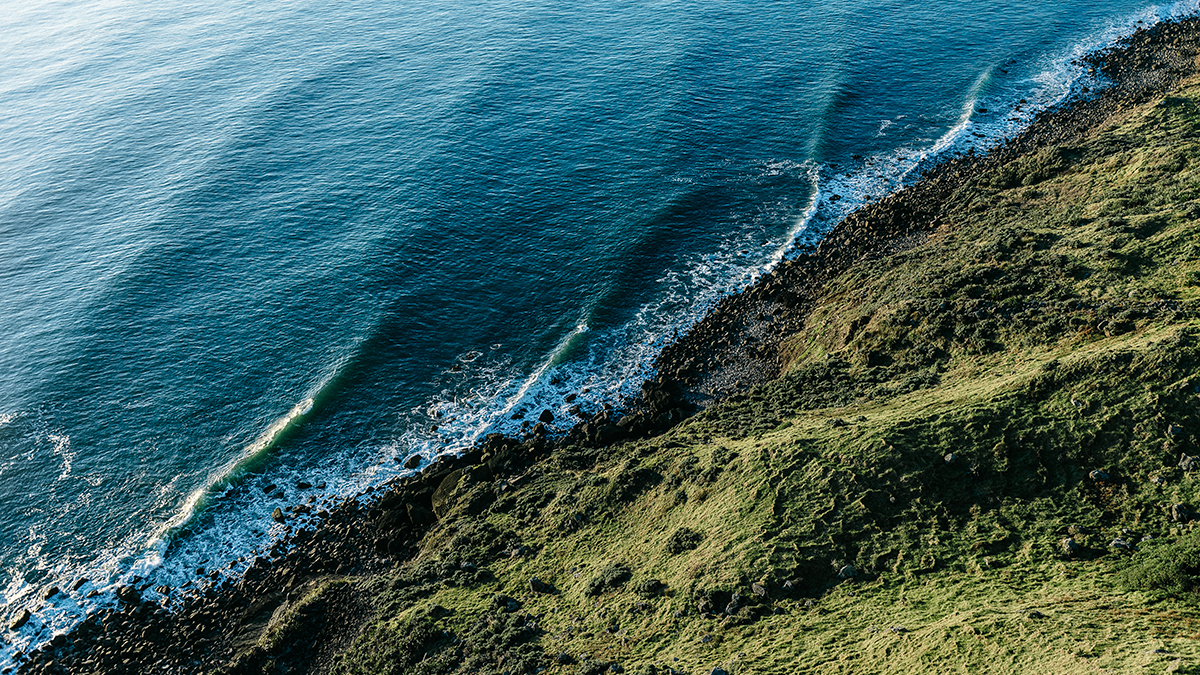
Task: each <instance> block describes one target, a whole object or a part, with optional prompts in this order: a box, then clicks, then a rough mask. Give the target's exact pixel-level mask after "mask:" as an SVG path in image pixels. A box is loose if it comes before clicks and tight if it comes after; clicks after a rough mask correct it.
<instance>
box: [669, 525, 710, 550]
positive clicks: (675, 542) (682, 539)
mask: <svg viewBox="0 0 1200 675" xmlns="http://www.w3.org/2000/svg"><path fill="white" fill-rule="evenodd" d="M702 541H704V534H703V533H701V532H697V531H696V530H693V529H691V528H690V527H681V528H679V529H678V530H675V531H674V532H672V533H671V536H669V537H667V545H666V548H667V553H670V554H671V555H679V554H680V553H683V552H685V551H691V550H692V549H694V548H696V547H697V546H699V545H700V542H702Z"/></svg>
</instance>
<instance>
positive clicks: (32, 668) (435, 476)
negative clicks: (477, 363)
mask: <svg viewBox="0 0 1200 675" xmlns="http://www.w3.org/2000/svg"><path fill="white" fill-rule="evenodd" d="M1198 23H1200V22H1198V21H1197V20H1196V19H1191V20H1187V21H1185V22H1179V23H1166V24H1158V25H1156V26H1154V27H1152V28H1150V29H1145V30H1139V31H1138V32H1137V33H1135V34H1134V35H1133V36H1131V37H1130V38H1129V39H1128V42H1127V44H1124V45H1121V46H1119V47H1118V48H1116V49H1113V50H1111V51H1107V52H1101V53H1098V54H1095V55H1093V56H1092V57H1090V58H1089V63H1091V64H1092V65H1093V67H1095V68H1097V69H1098V70H1100V71H1101V72H1103V73H1105V74H1106V75H1109V76H1110V77H1112V78H1113V79H1114V84H1113V85H1112V86H1111V87H1108V88H1105V89H1104V90H1101V91H1099V92H1096V93H1095V95H1093V96H1091V97H1090V98H1088V99H1085V100H1076V101H1072V102H1069V103H1067V104H1065V105H1064V106H1061V107H1060V108H1058V109H1055V110H1053V111H1048V112H1046V113H1043V114H1041V115H1039V116H1038V118H1037V119H1036V120H1035V121H1034V122H1033V124H1032V125H1031V126H1030V127H1029V128H1028V129H1027V130H1026V131H1025V132H1023V133H1022V134H1021V135H1019V136H1018V137H1016V138H1014V139H1013V140H1012V141H1010V142H1008V143H1006V144H1004V145H1003V146H1001V147H999V148H997V149H995V150H993V151H992V152H989V153H987V154H986V155H975V156H964V157H961V158H957V159H952V160H950V161H948V162H946V163H943V164H941V165H939V166H937V167H935V168H934V169H933V170H931V172H930V173H929V174H928V175H927V176H926V177H925V178H924V179H922V180H921V181H920V182H918V183H916V184H915V185H913V186H911V187H909V188H906V189H904V190H902V191H900V192H899V193H896V194H894V195H890V196H888V197H885V198H883V199H880V200H878V201H876V202H874V203H872V204H870V205H869V206H867V207H865V208H863V209H860V210H859V211H857V212H855V213H854V214H852V215H851V216H850V217H848V218H847V219H845V220H844V221H843V222H842V223H840V224H839V225H838V226H837V227H836V228H835V229H834V230H833V231H832V232H830V233H829V235H828V236H827V237H826V238H825V239H824V240H823V241H822V243H821V245H820V246H819V247H818V248H817V249H816V250H815V251H812V252H810V253H806V254H802V255H801V256H799V257H797V258H795V259H793V260H790V261H786V262H784V263H782V264H781V265H779V266H778V267H776V269H775V270H773V271H772V272H771V273H770V274H768V275H765V276H764V277H763V278H762V279H760V280H759V281H758V282H756V283H755V284H754V285H753V286H751V287H750V288H748V289H746V290H744V291H742V292H741V293H738V294H735V295H731V296H728V297H726V298H725V299H723V300H722V301H721V302H720V303H719V304H718V306H717V307H716V308H714V309H713V310H712V311H711V312H710V313H709V314H708V315H707V316H706V317H705V318H704V319H702V320H701V321H700V322H699V323H698V324H697V325H696V326H695V327H693V329H692V330H690V331H689V332H688V333H687V334H686V335H684V336H683V337H682V338H681V339H680V340H679V341H678V342H676V343H674V344H672V345H670V346H668V347H667V348H665V349H664V350H663V352H662V354H661V355H660V356H659V358H658V360H657V362H656V366H657V368H658V371H659V373H660V376H659V377H658V378H656V380H654V381H651V382H649V383H647V385H646V386H644V388H643V393H644V397H643V401H642V402H641V403H640V405H639V407H636V408H635V409H633V410H630V411H628V414H627V415H625V416H624V417H617V416H615V415H613V414H611V413H601V414H600V415H597V416H596V417H595V418H593V419H590V420H588V421H586V422H584V423H581V424H579V425H577V426H576V427H575V428H574V429H573V430H572V432H571V433H570V434H569V435H568V436H567V437H566V438H565V439H560V440H550V439H546V438H544V437H543V436H542V435H540V434H536V433H535V434H534V435H533V436H532V437H531V438H527V439H507V438H503V437H497V436H493V437H489V439H488V441H487V443H485V444H484V445H483V446H482V447H478V448H476V449H474V450H472V451H469V452H467V453H464V454H463V455H461V456H459V457H455V458H449V457H446V458H442V459H440V460H438V461H436V462H434V463H433V464H431V465H430V466H429V467H428V468H426V469H425V470H424V471H422V473H420V474H418V475H416V476H413V477H410V478H407V479H404V480H401V481H398V482H397V483H396V484H394V485H391V486H388V487H387V489H381V490H375V491H368V492H367V493H365V494H363V495H360V496H359V498H356V499H349V500H346V501H344V502H342V503H341V504H340V505H338V506H337V507H335V508H333V509H331V510H330V511H329V513H328V514H327V515H325V516H323V517H322V524H321V525H320V526H319V527H318V528H317V529H316V531H315V532H313V533H311V534H309V533H307V531H302V532H301V533H299V534H296V535H294V536H293V537H292V538H291V539H290V540H287V541H280V542H278V543H277V544H276V545H275V546H274V547H273V552H274V553H275V554H277V556H276V557H274V559H271V560H266V559H264V560H263V561H262V562H261V563H260V564H257V565H254V566H252V567H251V568H250V570H249V571H248V572H247V573H246V575H245V577H244V579H243V580H242V581H241V582H239V583H238V584H237V585H235V586H224V587H221V588H215V589H209V590H208V591H205V592H202V593H199V594H197V595H196V596H195V597H194V598H192V599H190V600H184V601H182V603H181V608H180V609H178V610H176V611H174V612H172V613H167V612H164V611H162V610H161V608H157V607H156V606H154V605H152V604H149V603H145V602H142V601H141V598H140V593H138V592H137V589H133V592H125V593H123V594H122V595H121V597H122V601H123V602H124V605H125V609H124V610H123V611H121V612H102V613H100V614H98V615H96V616H94V617H92V618H91V619H89V620H88V621H87V622H85V623H84V624H82V625H80V626H79V627H78V628H76V629H75V630H74V631H72V632H71V633H70V634H69V635H67V636H60V637H59V638H56V639H55V640H54V641H53V642H52V643H51V645H50V647H49V648H48V649H45V650H41V651H39V652H37V653H34V654H29V655H25V658H24V659H23V660H22V663H21V666H20V668H19V670H18V672H61V671H62V670H63V669H64V668H65V669H66V672H135V671H138V670H142V669H143V667H145V666H148V665H150V664H153V665H154V666H155V667H159V666H162V667H171V666H174V667H175V668H177V669H179V670H181V671H183V672H199V671H201V670H210V669H221V668H232V669H233V670H235V671H236V670H241V671H246V672H253V671H254V669H255V668H256V667H260V666H261V668H259V670H263V669H265V665H264V664H265V663H266V661H267V660H269V659H270V658H274V657H271V656H270V654H269V650H267V649H263V648H262V646H261V641H262V638H263V636H264V635H265V634H266V632H267V631H268V630H269V629H270V628H271V626H272V625H273V624H278V622H279V620H280V619H282V618H283V617H284V616H285V615H287V614H288V612H289V611H290V612H291V613H292V615H293V616H295V614H296V612H298V611H301V610H302V609H303V607H300V606H298V605H299V603H300V601H302V600H303V599H305V598H307V597H309V596H310V595H312V593H313V592H314V591H316V590H317V589H326V590H323V591H322V592H327V593H333V594H334V595H332V596H326V597H325V600H324V602H326V603H327V604H328V607H327V609H326V610H325V614H326V615H327V616H328V617H332V618H333V619H334V620H332V621H327V622H326V626H327V627H326V628H323V629H320V630H317V631H316V634H315V635H309V634H306V633H298V634H296V635H294V636H293V637H292V639H293V641H294V642H293V644H291V645H290V646H289V647H288V651H287V653H288V654H289V656H288V658H289V659H291V660H292V661H293V662H295V663H305V664H308V666H306V669H307V670H309V671H310V672H312V671H324V670H327V666H329V665H330V664H332V662H333V657H334V655H335V654H336V653H337V652H338V651H340V650H341V649H344V648H346V647H348V646H349V645H350V642H351V640H352V638H353V635H350V634H343V633H341V632H339V631H340V629H341V628H344V627H346V626H353V625H362V624H363V623H364V622H365V621H366V620H367V616H368V615H369V614H370V611H371V609H370V603H369V602H367V601H366V600H364V598H365V597H366V595H365V594H364V593H358V594H357V595H356V593H355V592H353V591H351V590H350V588H349V587H348V584H345V583H344V581H345V580H347V579H363V578H365V577H368V576H370V575H379V574H383V573H386V572H389V571H393V570H395V569H397V567H398V566H399V565H400V564H401V563H404V562H411V558H412V554H414V553H418V554H419V553H420V551H421V550H422V548H423V547H422V540H423V538H424V537H426V536H427V535H428V533H429V532H430V531H431V530H432V529H434V528H435V527H437V526H438V525H439V523H440V522H442V521H441V520H440V519H439V516H444V515H445V514H446V513H448V512H449V509H450V508H451V506H450V505H449V502H450V501H451V497H452V496H453V495H454V493H455V491H456V490H458V489H459V488H460V486H466V485H468V484H472V483H480V482H497V481H499V482H502V483H504V485H505V486H506V489H514V490H515V489H518V488H520V487H521V486H523V485H526V484H528V483H529V482H530V481H532V480H534V479H535V478H536V473H537V468H536V467H537V465H538V463H539V462H543V461H546V460H547V458H549V457H550V456H551V455H562V454H563V453H564V452H566V453H567V454H568V455H571V456H572V457H574V458H575V461H578V462H579V463H580V465H581V466H587V462H589V461H595V460H596V457H597V456H598V455H603V454H604V453H605V452H606V451H607V450H608V449H609V448H611V447H613V446H615V445H618V444H620V443H622V442H625V441H629V440H635V439H643V438H647V437H654V436H658V435H660V434H662V433H664V432H666V431H667V430H669V429H671V428H673V427H674V426H676V425H677V424H679V423H680V422H682V421H683V420H684V419H685V418H687V417H689V416H691V414H692V413H693V412H694V411H695V410H696V409H700V408H706V407H708V406H710V405H712V404H714V403H715V402H717V401H721V400H728V399H730V398H731V397H736V396H739V395H744V394H746V393H747V392H749V391H750V390H751V389H752V388H753V387H755V386H756V385H761V384H763V383H766V382H769V381H771V380H774V379H775V378H776V377H778V376H779V374H781V373H782V372H784V371H785V370H787V369H788V367H789V365H791V364H792V363H795V362H796V361H797V360H798V359H799V358H801V354H799V353H797V348H796V346H795V345H792V344H789V343H788V338H789V337H790V336H792V335H795V334H796V333H798V332H799V331H800V330H802V329H803V327H804V325H805V323H806V320H807V319H808V318H809V315H810V312H811V310H812V307H813V306H814V304H815V302H816V300H817V296H818V295H819V294H820V293H821V292H822V290H823V288H824V286H825V284H826V283H827V282H829V281H830V280H832V279H834V278H835V277H837V276H838V275H839V274H841V273H843V272H844V271H846V270H848V269H849V268H850V267H851V266H853V265H854V264H856V263H859V262H861V261H863V260H870V259H876V258H883V257H886V256H890V255H896V254H900V253H904V252H906V251H910V250H913V249H914V248H916V247H917V246H919V245H921V244H922V243H923V242H924V241H926V239H927V238H928V237H929V236H931V235H932V233H934V232H935V230H937V228H938V227H939V226H941V225H943V224H944V222H943V220H942V215H943V212H944V209H943V207H944V205H945V203H946V201H947V200H949V199H950V198H951V196H952V195H954V194H955V192H956V191H958V190H961V189H963V188H964V187H965V186H967V184H968V183H969V182H970V181H971V180H972V178H973V177H975V176H977V175H978V174H980V173H981V172H983V171H986V170H991V169H994V168H995V167H997V166H1000V165H1003V164H1006V163H1009V162H1013V161H1016V160H1017V159H1019V158H1022V157H1027V156H1031V155H1033V154H1036V153H1037V152H1038V151H1039V150H1040V149H1041V148H1043V147H1046V146H1048V145H1050V144H1061V143H1064V142H1074V141H1075V140H1078V139H1083V138H1085V137H1087V136H1088V135H1089V134H1093V133H1095V132H1097V130H1100V129H1104V128H1107V127H1109V126H1111V125H1112V124H1115V123H1117V122H1118V121H1119V120H1120V118H1121V116H1122V115H1124V114H1126V113H1128V112H1129V111H1130V110H1131V109H1133V108H1134V107H1136V106H1138V105H1140V104H1143V103H1145V102H1147V101H1150V100H1152V99H1154V98H1155V97H1157V96H1161V95H1164V94H1165V93H1168V92H1170V91H1172V90H1173V88H1174V87H1176V86H1177V85H1178V84H1179V83H1180V82H1182V81H1183V80H1184V79H1185V78H1186V77H1188V76H1189V75H1191V74H1194V70H1193V59H1194V58H1195V54H1196V50H1195V49H1191V48H1189V50H1190V51H1189V57H1188V58H1184V57H1180V56H1175V55H1172V54H1173V52H1171V51H1170V50H1171V49H1172V43H1173V42H1175V41H1178V40H1179V38H1180V31H1184V30H1186V31H1187V33H1188V35H1193V36H1194V35H1196V34H1197V33H1200V27H1198ZM1135 64H1136V67H1135ZM748 337H749V338H752V339H748ZM871 358H872V357H871V355H870V354H867V355H864V359H865V360H866V362H867V363H868V364H869V363H870V361H871ZM568 448H570V450H569V451H568V450H567V449H568ZM556 461H558V460H556ZM531 468H532V471H531ZM426 499H428V506H426V505H425V504H424V500H426ZM486 506H487V504H476V505H474V506H472V505H470V504H468V505H466V506H465V507H464V508H465V509H466V512H468V513H469V512H470V511H471V509H472V508H475V509H483V508H486ZM280 515H281V518H286V517H287V515H286V514H283V513H282V512H281V514H280ZM520 548H521V547H520V546H519V545H518V546H515V547H513V548H512V549H511V550H512V551H517V550H519V549H520ZM520 555H523V554H521V553H518V555H517V556H514V557H520ZM418 558H419V555H418ZM425 573H426V574H432V575H433V577H434V578H436V579H438V580H440V581H441V582H445V580H446V578H451V579H455V581H454V583H458V584H464V585H469V584H473V583H478V582H481V581H482V580H483V579H485V578H486V577H487V575H488V573H487V571H486V570H485V569H484V568H483V567H482V566H476V565H475V564H471V566H470V567H467V566H464V565H462V564H460V565H459V566H458V568H457V569H454V570H450V571H447V570H440V571H428V570H427V571H426V572H425ZM458 577H462V578H461V579H458ZM331 588H332V589H333V590H331V591H330V590H327V589H331ZM142 590H144V589H142ZM173 590H174V592H176V593H178V589H173ZM535 590H536V589H535ZM339 593H340V594H342V595H341V596H339V595H338V594H339ZM339 597H340V598H341V599H342V600H344V602H341V603H339V602H332V599H335V598H339ZM234 617H236V621H233V620H231V618H234ZM101 636H103V640H101ZM301 640H303V642H301ZM101 645H102V646H101Z"/></svg>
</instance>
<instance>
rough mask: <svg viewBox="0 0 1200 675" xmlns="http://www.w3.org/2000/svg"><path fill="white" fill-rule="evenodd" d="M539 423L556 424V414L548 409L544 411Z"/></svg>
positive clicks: (539, 417) (539, 416)
mask: <svg viewBox="0 0 1200 675" xmlns="http://www.w3.org/2000/svg"><path fill="white" fill-rule="evenodd" d="M538 421H539V422H541V423H542V424H553V423H554V413H552V412H550V409H549V408H547V409H545V410H543V411H542V414H540V415H538Z"/></svg>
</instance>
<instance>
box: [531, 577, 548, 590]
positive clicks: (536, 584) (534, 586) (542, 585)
mask: <svg viewBox="0 0 1200 675" xmlns="http://www.w3.org/2000/svg"><path fill="white" fill-rule="evenodd" d="M529 590H531V591H533V592H534V593H553V592H554V586H551V585H550V584H548V583H546V582H544V581H542V580H541V579H539V578H537V577H530V578H529Z"/></svg>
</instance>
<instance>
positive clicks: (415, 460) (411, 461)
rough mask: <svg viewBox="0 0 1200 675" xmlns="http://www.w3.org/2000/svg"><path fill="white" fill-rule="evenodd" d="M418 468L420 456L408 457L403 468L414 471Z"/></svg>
mask: <svg viewBox="0 0 1200 675" xmlns="http://www.w3.org/2000/svg"><path fill="white" fill-rule="evenodd" d="M418 466H421V456H420V455H413V456H412V457H409V458H408V460H407V461H405V462H404V468H406V469H415V468H417V467H418Z"/></svg>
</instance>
